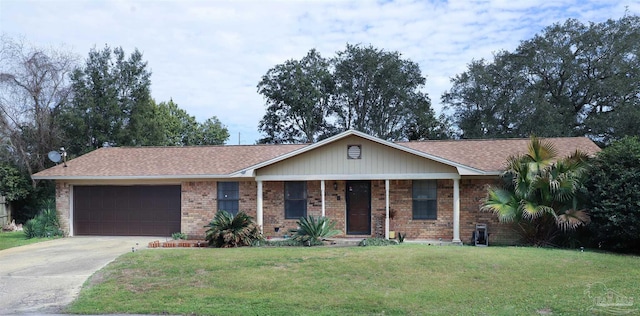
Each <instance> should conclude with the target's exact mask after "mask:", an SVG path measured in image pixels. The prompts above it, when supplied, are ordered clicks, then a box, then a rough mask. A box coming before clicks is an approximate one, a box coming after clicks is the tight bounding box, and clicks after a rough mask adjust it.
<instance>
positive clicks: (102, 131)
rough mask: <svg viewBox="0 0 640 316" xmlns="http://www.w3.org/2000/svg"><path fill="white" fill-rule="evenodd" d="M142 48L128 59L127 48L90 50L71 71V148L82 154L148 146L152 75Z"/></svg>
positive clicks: (67, 112)
mask: <svg viewBox="0 0 640 316" xmlns="http://www.w3.org/2000/svg"><path fill="white" fill-rule="evenodd" d="M146 67H147V63H146V62H144V61H143V60H142V53H140V52H139V51H138V50H137V49H136V50H135V51H134V52H133V53H132V54H131V55H130V56H129V58H127V59H125V53H124V50H123V49H122V48H115V49H113V50H112V49H111V48H109V47H108V46H105V48H104V49H103V50H101V51H97V50H96V49H95V48H94V49H91V50H90V51H89V57H88V58H87V60H86V63H85V65H84V66H83V67H80V68H77V69H75V70H74V72H73V74H72V75H71V82H72V91H73V101H72V102H71V104H70V105H69V106H67V107H65V109H64V110H65V111H64V115H65V116H64V122H66V123H67V124H65V126H64V129H65V132H66V137H67V143H68V146H67V147H69V149H70V151H71V152H72V153H74V154H82V153H86V152H89V151H91V150H93V149H96V148H98V147H101V146H102V145H103V144H105V143H107V144H111V145H114V144H115V145H119V146H138V145H144V144H148V143H149V142H148V141H147V140H146V135H147V134H146V127H147V125H146V124H145V122H146V121H147V120H148V113H149V112H150V111H152V103H151V102H150V101H151V95H150V86H151V81H150V76H151V73H150V72H149V71H148V70H147V69H146Z"/></svg>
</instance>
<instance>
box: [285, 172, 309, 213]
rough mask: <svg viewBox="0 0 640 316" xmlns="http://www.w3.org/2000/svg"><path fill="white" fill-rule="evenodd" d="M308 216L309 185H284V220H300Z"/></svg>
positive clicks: (302, 182)
mask: <svg viewBox="0 0 640 316" xmlns="http://www.w3.org/2000/svg"><path fill="white" fill-rule="evenodd" d="M306 216H307V183H306V182H304V181H295V182H285V183H284V218H286V219H299V218H300V217H306Z"/></svg>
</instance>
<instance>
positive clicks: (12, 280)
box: [0, 237, 164, 315]
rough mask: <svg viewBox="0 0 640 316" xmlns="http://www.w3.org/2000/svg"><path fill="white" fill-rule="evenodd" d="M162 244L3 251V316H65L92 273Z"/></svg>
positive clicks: (106, 241)
mask: <svg viewBox="0 0 640 316" xmlns="http://www.w3.org/2000/svg"><path fill="white" fill-rule="evenodd" d="M158 239H159V238H157V237H69V238H61V239H56V240H51V241H46V242H41V243H36V244H31V245H27V246H22V247H16V248H10V249H6V250H2V251H0V315H42V314H56V313H62V312H64V308H65V307H66V306H67V305H68V304H69V303H71V302H72V301H73V300H74V299H75V298H76V297H77V295H78V293H79V292H80V288H81V287H82V285H83V283H84V282H85V281H86V280H87V279H88V278H89V277H90V276H91V275H92V274H93V273H95V272H96V271H98V270H99V269H101V268H102V267H104V266H105V265H107V264H108V263H109V262H111V261H113V260H114V259H115V258H117V257H118V256H120V255H122V254H124V253H127V252H131V248H132V247H133V248H139V249H140V250H142V249H146V248H147V244H148V243H149V242H150V241H153V240H158ZM162 240H164V238H162Z"/></svg>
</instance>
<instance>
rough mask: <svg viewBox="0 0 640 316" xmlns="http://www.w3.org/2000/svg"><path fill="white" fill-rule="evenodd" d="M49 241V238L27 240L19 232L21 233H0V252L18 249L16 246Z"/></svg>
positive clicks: (22, 233)
mask: <svg viewBox="0 0 640 316" xmlns="http://www.w3.org/2000/svg"><path fill="white" fill-rule="evenodd" d="M50 239H51V238H31V239H27V238H26V237H25V235H24V232H21V231H16V232H0V250H3V249H7V248H13V247H18V246H24V245H28V244H33V243H37V242H41V241H45V240H50Z"/></svg>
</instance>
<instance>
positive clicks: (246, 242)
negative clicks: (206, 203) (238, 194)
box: [205, 210, 262, 248]
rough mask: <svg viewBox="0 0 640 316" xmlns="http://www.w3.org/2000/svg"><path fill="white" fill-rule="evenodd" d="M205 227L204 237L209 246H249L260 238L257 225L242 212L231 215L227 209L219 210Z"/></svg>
mask: <svg viewBox="0 0 640 316" xmlns="http://www.w3.org/2000/svg"><path fill="white" fill-rule="evenodd" d="M205 228H209V229H207V231H206V237H205V239H206V240H207V242H209V246H213V247H218V248H231V247H241V246H251V245H253V244H254V243H255V242H256V241H258V240H262V235H261V234H260V229H259V227H258V225H256V224H255V223H254V222H253V218H252V217H251V216H249V215H247V214H246V213H244V212H239V213H238V214H237V215H236V216H233V215H232V214H231V213H229V212H227V211H222V210H220V211H218V212H217V213H216V215H215V217H214V218H213V219H212V220H211V222H209V224H208V225H206V226H205Z"/></svg>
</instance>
